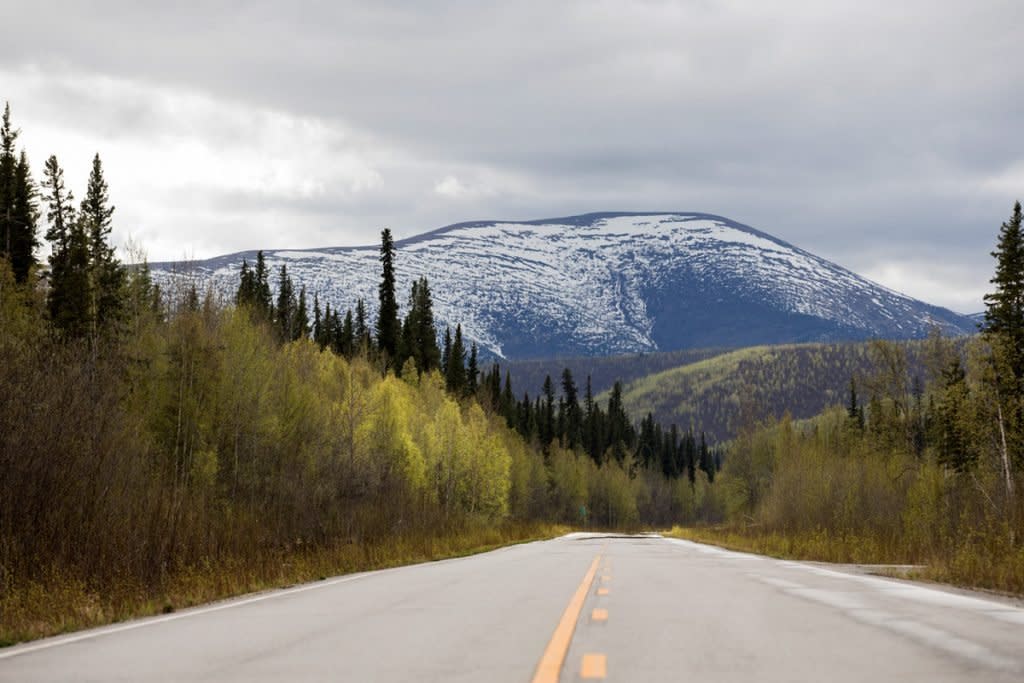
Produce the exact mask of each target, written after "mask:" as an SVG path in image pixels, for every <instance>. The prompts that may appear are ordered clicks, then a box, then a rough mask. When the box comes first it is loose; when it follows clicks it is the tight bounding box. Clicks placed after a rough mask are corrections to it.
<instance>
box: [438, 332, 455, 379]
mask: <svg viewBox="0 0 1024 683" xmlns="http://www.w3.org/2000/svg"><path fill="white" fill-rule="evenodd" d="M451 357H452V328H451V326H450V325H445V328H444V346H443V347H442V350H441V374H443V375H444V376H445V378H447V377H448V361H449V359H451Z"/></svg>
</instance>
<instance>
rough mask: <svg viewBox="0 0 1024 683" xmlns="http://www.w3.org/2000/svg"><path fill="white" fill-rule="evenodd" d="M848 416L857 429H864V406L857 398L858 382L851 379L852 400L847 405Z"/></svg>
mask: <svg viewBox="0 0 1024 683" xmlns="http://www.w3.org/2000/svg"><path fill="white" fill-rule="evenodd" d="M846 416H847V417H848V418H849V419H850V423H851V424H853V425H854V426H856V427H857V429H864V406H862V405H861V404H860V402H859V400H858V398H857V380H855V379H854V378H853V377H852V376H851V377H850V398H849V401H848V402H847V404H846Z"/></svg>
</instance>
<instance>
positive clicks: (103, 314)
mask: <svg viewBox="0 0 1024 683" xmlns="http://www.w3.org/2000/svg"><path fill="white" fill-rule="evenodd" d="M113 215H114V207H113V206H111V205H110V196H109V192H108V188H107V181H106V180H105V179H104V177H103V164H102V162H101V161H100V155H99V154H97V155H96V156H94V157H93V160H92V170H91V171H90V173H89V184H88V187H87V189H86V191H85V197H84V198H83V199H82V205H81V207H80V208H79V211H78V221H79V222H80V223H81V224H82V229H83V230H84V231H85V233H86V235H87V236H88V239H89V262H90V268H89V274H90V282H91V286H90V288H89V290H90V294H91V303H90V306H91V309H92V310H91V318H92V321H93V324H94V332H95V331H98V330H100V329H107V328H109V327H110V325H112V324H114V323H115V322H117V321H119V320H121V318H122V317H123V314H124V305H125V295H126V292H125V283H126V275H127V274H126V271H125V268H124V266H122V265H121V262H120V261H119V260H118V259H117V256H116V254H115V252H114V247H113V246H112V245H111V244H110V233H111V230H112V229H113V223H112V219H113Z"/></svg>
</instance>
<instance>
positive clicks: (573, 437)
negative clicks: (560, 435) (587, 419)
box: [562, 368, 583, 449]
mask: <svg viewBox="0 0 1024 683" xmlns="http://www.w3.org/2000/svg"><path fill="white" fill-rule="evenodd" d="M562 396H564V397H565V436H566V445H567V446H568V447H569V448H570V449H573V448H576V446H578V445H579V444H580V443H581V442H582V440H583V437H582V434H583V415H582V414H581V411H580V401H579V391H578V390H577V389H576V382H575V380H574V379H573V377H572V371H571V370H569V368H564V369H563V370H562Z"/></svg>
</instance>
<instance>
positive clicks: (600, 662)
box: [580, 654, 608, 679]
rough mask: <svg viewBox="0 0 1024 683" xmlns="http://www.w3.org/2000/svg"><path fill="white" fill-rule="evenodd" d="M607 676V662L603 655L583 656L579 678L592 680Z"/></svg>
mask: <svg viewBox="0 0 1024 683" xmlns="http://www.w3.org/2000/svg"><path fill="white" fill-rule="evenodd" d="M607 675H608V660H607V658H606V657H605V656H604V655H599V654H588V655H583V665H582V666H581V667H580V678H583V679H594V678H604V677H605V676H607Z"/></svg>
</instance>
